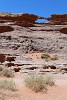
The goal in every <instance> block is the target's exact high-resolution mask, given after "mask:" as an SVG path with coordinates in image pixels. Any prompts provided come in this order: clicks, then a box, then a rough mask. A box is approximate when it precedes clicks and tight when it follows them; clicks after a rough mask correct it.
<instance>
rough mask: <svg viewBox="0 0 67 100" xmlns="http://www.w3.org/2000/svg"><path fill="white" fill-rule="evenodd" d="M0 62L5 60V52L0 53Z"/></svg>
mask: <svg viewBox="0 0 67 100" xmlns="http://www.w3.org/2000/svg"><path fill="white" fill-rule="evenodd" d="M0 62H1V63H3V62H5V55H4V54H0Z"/></svg>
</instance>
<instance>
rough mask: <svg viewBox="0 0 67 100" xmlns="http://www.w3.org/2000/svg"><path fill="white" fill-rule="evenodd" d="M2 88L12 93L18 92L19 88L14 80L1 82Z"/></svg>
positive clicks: (0, 86)
mask: <svg viewBox="0 0 67 100" xmlns="http://www.w3.org/2000/svg"><path fill="white" fill-rule="evenodd" d="M0 88H2V89H8V90H11V91H16V90H17V86H16V84H15V83H14V82H13V80H0Z"/></svg>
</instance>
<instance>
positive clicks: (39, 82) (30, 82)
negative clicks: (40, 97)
mask: <svg viewBox="0 0 67 100" xmlns="http://www.w3.org/2000/svg"><path fill="white" fill-rule="evenodd" d="M53 83H54V82H53V81H52V80H50V79H47V77H46V78H44V77H43V76H39V75H37V76H29V77H27V78H26V79H25V84H26V86H27V87H28V88H30V89H32V90H33V91H35V92H42V91H43V90H47V85H50V86H52V85H54V84H53Z"/></svg>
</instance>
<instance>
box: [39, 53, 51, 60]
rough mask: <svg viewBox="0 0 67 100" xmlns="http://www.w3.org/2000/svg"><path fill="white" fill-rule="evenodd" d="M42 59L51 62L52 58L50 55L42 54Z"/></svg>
mask: <svg viewBox="0 0 67 100" xmlns="http://www.w3.org/2000/svg"><path fill="white" fill-rule="evenodd" d="M41 58H42V59H45V61H49V60H50V58H51V57H50V55H49V54H42V55H41Z"/></svg>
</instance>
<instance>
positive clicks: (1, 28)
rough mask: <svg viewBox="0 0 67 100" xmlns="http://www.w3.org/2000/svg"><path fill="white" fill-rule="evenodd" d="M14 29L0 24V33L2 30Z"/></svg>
mask: <svg viewBox="0 0 67 100" xmlns="http://www.w3.org/2000/svg"><path fill="white" fill-rule="evenodd" d="M13 30H14V29H13V28H12V27H10V26H0V33H3V32H10V31H13Z"/></svg>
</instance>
